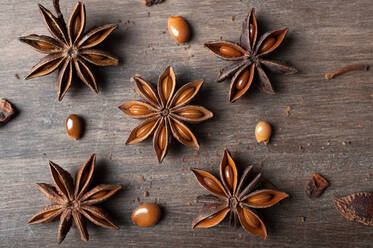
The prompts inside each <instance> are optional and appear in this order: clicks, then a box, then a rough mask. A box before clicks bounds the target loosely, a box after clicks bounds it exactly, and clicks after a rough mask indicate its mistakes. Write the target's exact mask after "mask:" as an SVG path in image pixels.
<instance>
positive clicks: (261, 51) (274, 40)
mask: <svg viewBox="0 0 373 248" xmlns="http://www.w3.org/2000/svg"><path fill="white" fill-rule="evenodd" d="M287 31H288V29H287V28H285V29H281V30H276V31H272V32H268V33H266V34H264V35H263V36H262V38H261V39H260V40H259V41H258V42H257V37H258V25H257V22H256V18H255V11H254V9H252V10H251V12H249V14H248V16H247V18H246V19H245V21H244V23H243V25H242V31H241V38H240V42H239V44H235V43H232V42H228V41H216V42H210V43H206V44H205V46H206V47H207V48H209V49H210V50H211V51H212V52H213V53H214V54H215V55H217V56H218V57H219V58H221V59H224V60H229V61H234V62H235V63H234V64H232V65H229V66H227V67H225V68H223V69H222V70H220V74H219V77H218V82H221V81H223V80H225V79H226V78H228V77H231V76H232V75H233V77H232V81H231V86H230V93H229V100H230V102H234V101H236V100H237V99H239V98H240V97H241V96H242V95H244V94H245V93H246V91H247V90H248V89H249V88H250V86H251V85H252V83H253V82H254V80H255V77H256V76H257V78H258V79H259V80H257V82H258V85H257V87H258V88H259V89H260V90H262V91H264V92H265V93H268V94H274V93H275V92H274V90H273V88H272V84H271V81H270V80H269V78H268V76H267V74H266V73H265V71H264V70H263V68H262V65H264V66H265V67H267V68H268V69H270V70H272V71H274V72H278V73H286V74H292V73H296V72H297V69H296V68H294V67H292V66H289V65H286V64H285V63H282V62H279V61H274V60H269V59H266V58H264V56H265V55H267V54H269V53H271V52H273V51H274V50H275V49H276V48H277V47H278V46H279V45H280V44H281V43H282V41H283V40H284V38H285V35H286V33H287Z"/></svg>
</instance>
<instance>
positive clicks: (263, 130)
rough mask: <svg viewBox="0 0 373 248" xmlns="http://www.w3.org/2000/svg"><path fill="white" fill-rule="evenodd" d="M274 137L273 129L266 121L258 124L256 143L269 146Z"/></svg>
mask: <svg viewBox="0 0 373 248" xmlns="http://www.w3.org/2000/svg"><path fill="white" fill-rule="evenodd" d="M271 135H272V127H271V124H269V123H268V122H266V121H261V122H258V124H257V125H256V127H255V137H256V141H257V142H258V143H262V142H263V143H264V144H266V145H267V144H268V142H269V140H270V138H271Z"/></svg>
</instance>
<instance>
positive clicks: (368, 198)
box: [334, 192, 373, 226]
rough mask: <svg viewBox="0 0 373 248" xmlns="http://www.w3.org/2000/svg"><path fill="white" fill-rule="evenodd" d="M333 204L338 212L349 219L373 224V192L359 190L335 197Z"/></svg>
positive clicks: (369, 224)
mask: <svg viewBox="0 0 373 248" xmlns="http://www.w3.org/2000/svg"><path fill="white" fill-rule="evenodd" d="M334 204H335V207H336V208H337V210H338V211H339V213H340V214H341V215H343V216H344V217H345V218H346V219H348V220H349V221H355V222H358V223H361V224H364V225H368V226H373V211H372V206H373V194H371V193H367V192H359V193H355V194H351V195H348V196H345V197H340V198H338V197H336V198H334Z"/></svg>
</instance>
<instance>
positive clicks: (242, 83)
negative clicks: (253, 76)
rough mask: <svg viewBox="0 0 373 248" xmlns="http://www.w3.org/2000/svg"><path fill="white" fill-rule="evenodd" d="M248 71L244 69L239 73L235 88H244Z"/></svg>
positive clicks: (247, 78) (248, 74) (247, 79)
mask: <svg viewBox="0 0 373 248" xmlns="http://www.w3.org/2000/svg"><path fill="white" fill-rule="evenodd" d="M249 76H250V71H249V70H247V69H246V70H245V71H244V72H243V73H241V75H240V77H239V78H238V82H237V83H236V89H237V90H242V89H243V88H245V86H246V84H247V82H248V81H249Z"/></svg>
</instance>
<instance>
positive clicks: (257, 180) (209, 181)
mask: <svg viewBox="0 0 373 248" xmlns="http://www.w3.org/2000/svg"><path fill="white" fill-rule="evenodd" d="M192 172H193V173H194V175H195V177H196V178H197V180H198V182H199V184H200V185H201V186H202V187H203V188H205V189H206V190H207V191H208V192H209V193H211V194H212V195H208V196H201V197H199V200H200V201H202V202H204V206H203V208H202V210H201V212H200V214H199V215H198V217H197V218H196V219H195V220H194V221H193V224H192V225H193V226H192V227H193V228H196V227H200V228H208V227H212V226H215V225H217V224H219V223H220V222H221V221H222V220H223V219H224V218H225V217H226V216H227V214H228V213H230V217H229V218H230V220H231V222H233V224H235V225H236V223H237V222H238V221H237V217H238V220H239V222H240V223H241V226H242V227H243V228H244V229H245V230H246V231H247V232H248V233H252V234H255V235H259V236H262V237H263V238H266V237H267V228H266V226H265V225H264V223H263V221H262V219H261V218H260V217H259V216H258V214H257V213H256V211H255V210H254V209H257V208H268V207H271V206H273V205H275V204H276V203H278V202H279V201H281V200H282V199H284V198H286V197H288V196H289V195H288V194H286V193H284V192H280V191H277V190H273V189H258V187H259V185H260V184H261V173H258V174H257V175H256V176H255V172H254V170H253V167H252V166H249V167H247V169H246V170H245V172H244V173H243V176H242V177H241V179H240V180H239V181H238V179H239V177H238V172H237V167H236V164H235V163H234V161H233V159H232V157H231V155H230V154H229V151H228V150H225V151H224V156H223V159H222V161H221V163H220V178H221V182H222V183H221V182H220V181H219V180H218V179H217V178H215V177H214V176H213V175H211V174H210V173H208V172H206V171H203V170H199V169H192ZM250 178H253V180H252V181H250V183H249V184H247V185H246V186H245V185H244V184H245V182H246V181H248V179H250Z"/></svg>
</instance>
